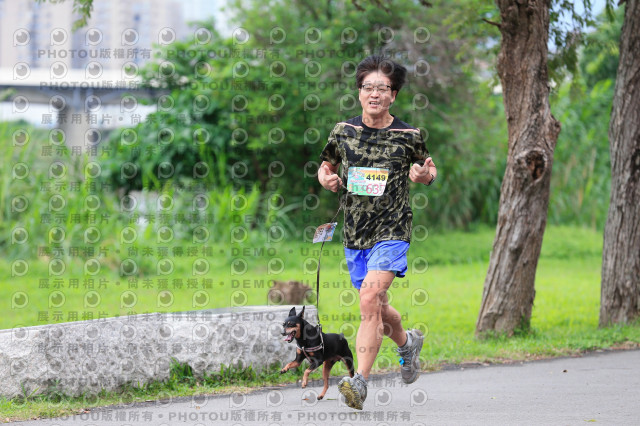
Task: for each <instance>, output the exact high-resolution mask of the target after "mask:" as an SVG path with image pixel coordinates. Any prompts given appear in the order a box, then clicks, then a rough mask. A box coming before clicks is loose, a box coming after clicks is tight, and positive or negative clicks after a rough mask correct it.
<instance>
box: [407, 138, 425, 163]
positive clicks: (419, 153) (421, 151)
mask: <svg viewBox="0 0 640 426" xmlns="http://www.w3.org/2000/svg"><path fill="white" fill-rule="evenodd" d="M428 156H429V150H428V149H427V144H426V143H424V140H423V139H422V135H421V134H420V132H415V137H414V138H413V154H412V155H411V162H412V163H420V165H422V164H423V163H424V160H426V159H427V157H428Z"/></svg>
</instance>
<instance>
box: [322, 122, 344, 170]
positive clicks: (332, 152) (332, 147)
mask: <svg viewBox="0 0 640 426" xmlns="http://www.w3.org/2000/svg"><path fill="white" fill-rule="evenodd" d="M338 127H339V126H338V125H336V126H335V127H334V128H333V130H331V133H330V134H329V139H328V142H327V145H325V147H324V149H323V150H322V152H321V153H320V159H321V160H322V161H327V162H329V163H331V165H332V166H337V165H338V164H340V163H341V162H342V157H341V156H340V150H339V149H338V138H337V136H336V132H337V129H338Z"/></svg>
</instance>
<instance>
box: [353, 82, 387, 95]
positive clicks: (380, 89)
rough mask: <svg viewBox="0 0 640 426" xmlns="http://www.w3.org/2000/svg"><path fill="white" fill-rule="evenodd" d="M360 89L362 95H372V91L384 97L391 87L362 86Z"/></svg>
mask: <svg viewBox="0 0 640 426" xmlns="http://www.w3.org/2000/svg"><path fill="white" fill-rule="evenodd" d="M360 88H361V89H362V90H363V91H364V93H367V94H370V93H373V91H374V90H377V91H378V93H380V94H381V95H384V94H386V93H388V92H389V91H390V90H391V86H387V85H386V84H379V85H377V86H374V85H373V84H363V85H361V86H360Z"/></svg>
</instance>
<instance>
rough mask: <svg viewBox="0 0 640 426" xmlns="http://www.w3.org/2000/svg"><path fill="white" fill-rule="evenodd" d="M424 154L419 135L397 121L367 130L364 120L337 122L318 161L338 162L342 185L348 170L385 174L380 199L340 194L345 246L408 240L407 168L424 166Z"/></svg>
mask: <svg viewBox="0 0 640 426" xmlns="http://www.w3.org/2000/svg"><path fill="white" fill-rule="evenodd" d="M428 156H429V152H428V151H427V147H426V145H425V143H424V141H423V140H422V136H421V135H420V131H419V130H418V129H416V128H415V127H411V126H409V125H408V124H407V123H405V122H403V121H401V120H399V119H398V118H396V117H394V118H393V122H392V123H391V125H390V126H389V127H387V128H384V129H374V128H371V127H368V126H366V125H365V124H364V123H363V122H362V116H358V117H355V118H352V119H350V120H347V121H346V122H340V123H338V124H336V126H335V127H334V128H333V130H332V131H331V134H330V135H329V141H328V143H327V145H326V146H325V147H324V150H323V151H322V153H321V154H320V158H321V159H322V160H323V161H327V162H329V163H331V164H332V165H334V166H337V165H338V164H342V169H341V171H340V172H339V173H340V177H341V179H342V182H343V184H344V185H345V187H347V186H348V185H349V182H348V175H349V168H355V167H358V168H375V169H383V170H388V176H387V177H386V179H385V180H386V187H385V189H384V192H383V193H382V195H380V196H369V195H357V194H355V193H353V192H349V193H347V194H345V195H344V197H345V200H344V231H343V232H344V246H345V247H347V248H350V249H356V250H364V249H369V248H371V247H373V246H374V245H375V244H376V243H378V242H380V241H388V240H401V241H406V242H410V239H411V222H412V219H413V213H412V211H411V206H410V204H409V169H410V168H411V165H412V164H413V163H415V162H419V163H420V164H424V160H425V159H426V158H427V157H428ZM357 170H362V169H357ZM365 170H367V169H365ZM352 173H354V174H355V173H357V172H356V171H352ZM354 192H356V191H354Z"/></svg>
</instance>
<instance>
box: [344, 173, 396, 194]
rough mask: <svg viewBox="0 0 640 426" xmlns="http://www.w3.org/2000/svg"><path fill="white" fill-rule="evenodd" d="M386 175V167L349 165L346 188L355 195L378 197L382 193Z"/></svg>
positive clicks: (387, 175) (387, 174) (385, 183)
mask: <svg viewBox="0 0 640 426" xmlns="http://www.w3.org/2000/svg"><path fill="white" fill-rule="evenodd" d="M388 177H389V170H388V169H380V168H377V167H349V173H348V180H347V190H348V191H349V192H351V193H353V194H356V195H368V196H369V197H379V196H380V195H382V194H384V189H385V188H386V186H387V179H388Z"/></svg>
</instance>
